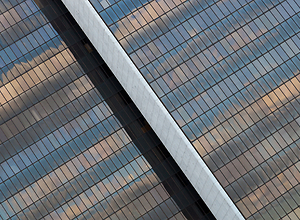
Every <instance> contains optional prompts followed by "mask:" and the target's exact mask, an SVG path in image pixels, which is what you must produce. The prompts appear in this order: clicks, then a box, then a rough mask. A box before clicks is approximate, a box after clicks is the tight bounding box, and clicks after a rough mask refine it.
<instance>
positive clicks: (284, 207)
mask: <svg viewBox="0 0 300 220" xmlns="http://www.w3.org/2000/svg"><path fill="white" fill-rule="evenodd" d="M296 189H299V185H298V186H297V187H296ZM268 192H269V191H268ZM270 194H271V193H270ZM258 196H259V195H258ZM297 199H298V200H297ZM261 202H264V203H266V200H263V201H261ZM297 202H299V195H298V193H297V192H296V191H295V190H294V189H292V190H291V191H290V192H287V193H285V194H284V195H283V196H280V197H279V198H278V199H276V200H274V201H272V202H271V203H270V204H268V205H266V206H265V207H264V208H262V209H260V210H259V211H258V212H255V208H254V205H253V204H252V203H251V199H247V200H245V201H244V202H240V203H239V204H238V207H239V208H241V210H243V212H244V213H245V215H246V216H249V218H248V219H249V220H263V219H274V220H279V219H287V220H294V219H298V218H299V216H300V209H299V208H298V207H297ZM248 205H249V206H248ZM257 205H258V206H259V205H260V203H259V204H257ZM251 214H252V215H251ZM250 215H251V217H250Z"/></svg>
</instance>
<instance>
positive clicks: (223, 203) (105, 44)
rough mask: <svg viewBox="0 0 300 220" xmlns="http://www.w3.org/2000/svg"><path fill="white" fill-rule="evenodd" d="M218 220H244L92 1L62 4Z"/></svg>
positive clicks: (73, 1)
mask: <svg viewBox="0 0 300 220" xmlns="http://www.w3.org/2000/svg"><path fill="white" fill-rule="evenodd" d="M62 1H63V3H64V4H65V6H66V7H67V8H68V10H69V11H70V13H71V14H72V15H73V17H74V18H75V20H76V21H77V22H78V24H79V25H80V27H81V28H82V30H83V31H84V32H85V34H86V35H87V37H88V38H89V39H90V41H91V42H92V44H93V45H94V47H95V48H96V49H97V51H98V52H99V54H100V55H101V56H102V58H103V60H104V61H105V62H106V64H107V65H108V66H109V68H110V69H111V71H112V72H113V73H114V75H115V76H116V78H117V79H118V80H119V82H120V83H121V85H122V86H123V88H124V89H125V90H126V92H127V93H128V95H129V96H130V97H131V99H132V100H133V102H134V103H135V104H136V106H137V107H138V109H139V110H140V111H141V113H142V114H143V116H144V117H145V118H146V120H147V121H148V123H149V124H150V126H151V127H152V129H153V130H154V131H155V133H156V134H157V135H158V137H159V138H160V140H161V141H162V143H163V144H164V145H165V147H166V148H167V150H168V151H169V152H170V154H171V155H172V157H173V158H174V160H175V161H176V162H177V164H178V165H179V167H180V168H181V169H182V171H183V172H184V174H185V175H186V176H187V178H188V179H189V180H190V182H191V184H192V185H193V186H194V188H195V189H196V191H197V192H198V193H199V195H200V196H201V198H202V199H203V200H204V202H205V203H206V205H207V206H208V207H209V209H210V210H211V212H212V213H213V214H214V216H215V217H216V218H217V219H228V220H237V219H244V217H243V216H242V215H241V213H240V212H239V210H238V209H237V207H236V206H235V205H234V203H233V202H232V200H231V199H230V198H229V197H228V195H227V194H226V193H225V191H224V189H223V188H222V186H221V185H220V184H219V182H218V181H217V180H216V178H215V177H214V176H213V174H212V173H211V172H210V170H209V169H208V168H207V166H206V164H205V163H204V162H203V160H202V159H201V157H200V156H199V155H198V153H197V152H196V150H195V149H194V147H193V146H192V144H191V143H190V141H189V140H188V139H187V138H186V136H185V135H184V134H183V132H182V130H181V129H180V128H179V126H178V125H177V124H176V122H175V121H174V119H173V118H172V117H171V115H170V114H169V112H168V111H167V110H166V108H165V107H164V106H163V104H162V103H161V101H160V100H159V99H158V97H157V96H156V94H155V93H154V92H153V90H152V89H151V88H150V86H149V85H148V83H147V82H146V80H145V79H144V78H143V76H142V75H141V73H140V72H139V70H138V69H137V68H136V67H135V65H134V64H133V62H132V61H131V60H130V58H129V57H128V56H127V54H126V53H125V51H124V50H123V48H122V47H121V46H120V45H119V43H118V41H117V40H116V39H115V37H114V36H113V34H112V33H111V32H110V30H109V29H108V27H107V26H106V24H105V23H104V22H103V21H102V19H101V17H100V16H99V15H98V13H97V12H96V11H95V9H94V8H93V6H92V5H91V4H90V3H89V2H88V0H62Z"/></svg>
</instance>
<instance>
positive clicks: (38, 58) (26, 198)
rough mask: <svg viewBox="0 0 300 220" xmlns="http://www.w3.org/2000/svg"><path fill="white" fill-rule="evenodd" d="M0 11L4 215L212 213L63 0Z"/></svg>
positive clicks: (20, 2)
mask: <svg viewBox="0 0 300 220" xmlns="http://www.w3.org/2000/svg"><path fill="white" fill-rule="evenodd" d="M0 10H1V15H0V47H1V48H0V67H1V72H0V77H1V80H0V103H1V106H0V219H30V220H31V219H62V220H65V219H78V220H79V219H121V220H123V219H141V220H142V219H145V220H146V219H195V220H196V219H197V220H198V219H203V220H204V219H207V220H208V219H215V218H214V216H213V215H212V214H211V213H210V211H209V209H208V208H207V207H206V205H205V204H204V203H203V201H202V200H201V198H200V197H199V195H198V194H197V193H196V191H195V190H194V188H193V187H192V186H191V184H190V183H189V182H188V180H187V178H186V177H185V176H184V174H183V173H182V171H181V170H180V169H179V167H178V166H177V164H176V163H175V162H174V160H173V158H172V157H171V156H170V155H169V153H168V152H167V150H166V149H165V147H164V146H163V145H162V143H161V142H160V140H159V139H158V137H157V136H156V135H155V133H154V131H153V130H152V129H151V127H150V126H149V125H148V123H147V122H146V121H145V119H144V118H143V116H142V115H141V113H140V112H139V111H138V109H137V108H136V107H135V105H134V104H133V102H132V101H131V99H130V98H129V97H128V95H127V94H126V92H125V91H124V90H123V88H122V87H121V85H120V84H119V83H118V82H117V80H116V78H115V77H114V76H113V74H112V73H111V71H110V70H109V68H108V67H107V65H106V64H105V63H104V62H103V60H102V59H101V57H100V56H99V54H97V52H96V51H95V49H94V48H93V46H92V45H91V43H90V42H89V40H88V39H87V38H86V36H85V35H84V34H83V32H82V31H81V29H80V28H79V26H78V25H77V24H76V22H75V20H74V19H73V18H72V17H71V15H70V14H69V12H68V11H67V9H66V8H65V7H64V6H63V4H62V3H61V2H60V1H59V0H1V1H0Z"/></svg>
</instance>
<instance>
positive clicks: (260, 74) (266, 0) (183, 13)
mask: <svg viewBox="0 0 300 220" xmlns="http://www.w3.org/2000/svg"><path fill="white" fill-rule="evenodd" d="M90 2H91V4H92V5H93V6H94V7H95V9H96V10H97V11H98V13H99V15H100V16H101V17H102V19H103V20H104V21H105V22H106V24H107V26H108V27H109V29H110V30H111V31H112V33H113V34H114V36H115V37H116V39H117V40H118V41H119V42H120V44H121V46H122V47H123V48H124V50H125V51H126V52H127V54H128V55H129V56H130V58H131V59H132V61H133V62H134V63H135V65H136V67H137V68H138V69H139V70H140V72H141V74H142V75H143V76H144V77H145V79H146V80H147V81H148V83H149V85H150V86H151V87H152V89H153V90H154V91H155V93H156V94H157V96H158V97H159V98H160V99H161V101H162V103H164V105H165V107H166V108H167V109H168V111H169V112H170V114H171V115H172V116H173V118H174V119H175V121H176V122H177V123H178V125H179V126H180V127H181V128H182V130H183V132H184V133H185V134H186V136H187V137H188V139H189V140H190V141H191V143H192V144H193V145H194V147H195V148H196V150H197V151H198V152H199V154H200V155H201V156H202V158H203V159H204V161H205V162H206V164H207V165H208V166H209V168H210V169H211V171H212V172H213V173H214V174H215V176H216V178H217V179H218V180H219V182H220V183H221V185H222V186H223V187H224V188H225V190H226V192H227V193H228V194H229V196H230V197H231V198H232V200H233V201H234V202H235V204H236V205H237V207H238V208H239V209H240V211H241V212H242V214H243V215H244V216H245V217H246V218H249V219H281V218H283V217H284V216H287V218H291V219H293V216H298V218H300V210H299V208H298V209H297V206H299V204H300V200H299V194H298V193H296V191H295V190H292V191H290V190H291V189H294V188H295V187H297V186H298V185H299V183H300V179H299V176H300V174H299V171H300V169H299V168H300V167H299V155H300V154H299V146H300V145H299V140H300V139H299V136H300V124H299V123H298V122H297V120H296V119H297V118H299V116H300V110H299V109H300V96H299V95H300V94H299V93H300V89H299V88H300V75H299V67H300V54H299V52H300V33H299V31H300V26H299V24H300V4H299V2H298V1H296V0H229V1H219V0H187V1H186V0H182V1H180V0H172V1H171V0H168V1H164V0H157V1H143V0H141V1H139V0H121V1H117V0H116V1H114V0H107V1H106V0H103V1H100V0H90ZM298 121H299V119H298ZM275 182H276V183H275ZM289 216H290V217H289Z"/></svg>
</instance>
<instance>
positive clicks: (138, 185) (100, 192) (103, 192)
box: [5, 168, 166, 214]
mask: <svg viewBox="0 0 300 220" xmlns="http://www.w3.org/2000/svg"><path fill="white" fill-rule="evenodd" d="M128 172H132V171H127V170H126V169H125V168H122V169H121V170H120V171H117V172H115V173H114V175H112V176H110V177H108V178H107V179H105V180H103V181H102V182H99V183H98V184H97V185H94V186H92V187H91V189H88V190H86V189H87V188H88V187H89V186H88V185H91V184H92V185H93V182H91V181H90V178H85V180H83V179H82V178H81V179H78V181H80V182H78V183H79V184H78V183H76V182H74V181H72V182H67V183H66V184H65V186H61V190H60V191H57V193H54V194H48V196H47V197H44V198H43V199H42V201H44V200H45V199H46V200H47V199H48V200H49V201H51V203H50V204H53V206H54V209H55V208H57V206H58V204H60V205H62V208H65V207H67V206H68V205H71V204H72V203H73V202H74V201H75V202H80V200H78V199H79V198H82V197H83V196H84V193H85V192H87V191H88V192H91V191H92V193H91V195H90V197H89V198H95V197H96V198H97V199H96V200H95V201H93V202H94V204H93V205H95V204H99V201H101V200H102V201H103V198H104V197H106V198H107V200H110V196H118V194H116V193H115V192H116V191H117V190H118V192H119V195H120V193H121V194H122V193H124V191H127V192H128V193H129V194H130V192H131V193H132V192H133V193H134V194H133V195H135V194H136V196H135V197H138V196H140V194H141V193H143V192H144V190H143V189H147V190H148V188H150V192H149V193H152V192H153V189H152V190H151V188H152V187H156V188H158V186H156V185H157V180H156V178H155V177H154V176H153V173H152V172H151V171H150V172H148V173H146V175H145V174H142V176H141V177H140V178H137V180H136V181H134V182H132V181H131V179H130V174H129V173H128ZM126 174H127V175H126ZM124 175H125V176H124ZM151 175H152V178H151ZM128 176H129V178H128ZM147 177H148V178H147ZM153 177H154V179H153ZM55 179H57V177H56V178H54V180H55ZM151 179H152V181H151ZM85 181H87V184H88V185H86V182H85ZM118 181H119V182H118ZM153 181H154V182H153ZM95 182H97V181H95ZM41 184H42V186H44V185H45V183H41ZM49 184H50V185H49ZM71 185H72V186H73V188H74V187H75V190H74V189H73V188H72V189H71V190H70V186H71ZM80 185H81V186H80ZM47 186H48V187H52V188H55V187H56V186H55V185H54V184H53V183H52V182H51V180H50V181H48V182H47V185H45V186H44V187H43V188H42V189H43V190H44V191H47V189H48V188H47ZM40 187H41V186H40ZM120 187H125V188H123V189H120ZM35 188H36V190H35V193H36V195H35V194H34V192H33V193H30V195H32V197H33V198H32V199H35V198H37V196H39V194H40V193H41V191H42V190H41V189H39V188H38V185H35ZM82 188H83V189H82ZM66 189H69V190H68V191H67V190H66ZM32 190H33V189H32V188H31V189H28V190H27V191H29V192H32ZM83 190H86V191H85V192H82V191H83ZM140 190H141V191H140ZM154 190H155V189H154ZM162 190H163V189H162ZM64 191H65V192H66V193H67V192H69V193H70V195H71V196H72V197H73V200H71V201H69V202H67V203H65V202H66V201H67V200H69V199H70V196H69V195H66V194H65V193H64ZM159 192H160V194H162V191H159ZM60 193H62V195H65V196H62V195H60ZM153 193H154V192H153ZM92 194H94V196H93V195H92ZM111 194H113V195H111ZM165 194H166V193H165ZM76 195H78V196H77V197H75V196H76ZM126 195H127V194H126V193H125V195H123V196H126ZM25 196H26V195H25ZM161 196H163V194H162V195H159V194H158V193H157V191H155V194H154V195H153V198H152V200H150V201H151V202H154V204H156V205H157V204H158V203H161V202H162V198H161ZM53 197H55V198H56V199H57V200H58V202H55V201H53V200H52V198H53ZM64 197H66V198H64ZM74 197H75V198H74ZM125 198H126V197H125ZM133 199H135V198H133ZM153 199H154V200H153ZM27 201H28V200H27ZM29 201H30V200H29ZM146 201H147V200H146ZM10 202H12V203H13V202H14V201H13V200H10ZM84 202H85V204H86V205H89V204H90V202H89V201H84ZM130 202H132V199H131V198H130V199H129V198H128V195H127V200H126V199H125V203H124V202H123V204H122V206H124V205H128V203H130ZM23 203H24V202H23ZM29 203H31V202H29ZM55 203H56V204H55ZM57 203H58V204H57ZM126 203H127V204H126ZM43 204H47V203H46V202H45V203H43ZM113 204H114V201H111V205H113ZM146 204H149V202H148V203H147V202H146ZM146 204H145V205H146ZM151 204H153V203H151ZM5 205H6V206H8V207H7V209H6V210H10V209H9V205H8V204H5ZM28 205H30V204H25V207H27V206H28ZM91 206H92V205H91ZM91 206H90V207H91ZM122 206H121V207H122ZM14 207H15V209H17V207H18V206H14ZM34 207H35V205H34V204H33V205H30V207H29V209H32V208H34ZM47 208H48V209H47V212H51V211H52V210H53V208H52V206H51V205H50V206H48V207H47ZM81 208H83V207H81ZM107 208H108V207H107ZM119 208H120V207H119ZM27 209H28V208H27ZM108 209H109V208H108ZM114 209H118V206H117V207H114ZM33 210H34V209H33ZM80 211H81V212H82V211H83V210H82V209H81V210H80ZM107 211H108V210H107ZM112 211H115V210H112ZM79 213H80V212H79ZM79 213H78V212H77V214H79ZM11 214H14V212H12V213H11Z"/></svg>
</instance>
